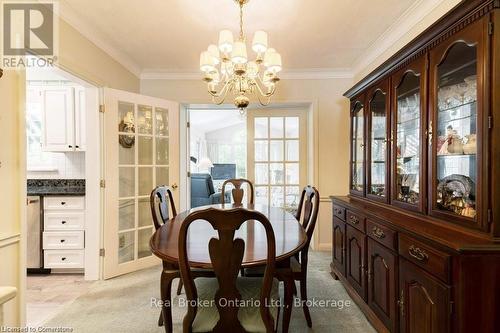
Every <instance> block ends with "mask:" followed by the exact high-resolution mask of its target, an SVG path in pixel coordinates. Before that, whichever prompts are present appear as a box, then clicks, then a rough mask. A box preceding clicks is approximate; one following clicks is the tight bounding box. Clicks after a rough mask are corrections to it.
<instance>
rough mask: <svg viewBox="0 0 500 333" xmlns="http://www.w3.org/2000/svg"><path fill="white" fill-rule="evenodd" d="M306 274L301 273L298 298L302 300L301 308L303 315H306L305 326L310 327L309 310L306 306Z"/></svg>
mask: <svg viewBox="0 0 500 333" xmlns="http://www.w3.org/2000/svg"><path fill="white" fill-rule="evenodd" d="M306 281H307V276H306V274H302V277H301V279H300V299H301V300H302V302H301V303H302V310H303V311H304V316H305V317H306V321H307V326H309V327H312V319H311V313H310V312H309V307H308V306H307V283H306Z"/></svg>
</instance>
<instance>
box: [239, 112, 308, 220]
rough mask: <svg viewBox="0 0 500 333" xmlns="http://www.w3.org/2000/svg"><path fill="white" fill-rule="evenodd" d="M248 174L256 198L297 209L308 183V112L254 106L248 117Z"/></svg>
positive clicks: (286, 207) (263, 201)
mask: <svg viewBox="0 0 500 333" xmlns="http://www.w3.org/2000/svg"><path fill="white" fill-rule="evenodd" d="M247 133H248V134H247V135H248V141H247V145H248V146H247V152H248V153H247V154H248V155H247V156H248V158H247V163H248V177H249V179H250V180H251V181H252V182H253V183H254V186H255V202H256V203H261V204H265V205H269V206H274V207H283V208H285V209H288V210H294V209H296V208H297V207H298V204H299V200H300V193H301V192H300V191H301V189H302V188H303V187H304V186H305V185H307V184H306V183H307V113H306V111H303V110H251V111H249V112H248V117H247Z"/></svg>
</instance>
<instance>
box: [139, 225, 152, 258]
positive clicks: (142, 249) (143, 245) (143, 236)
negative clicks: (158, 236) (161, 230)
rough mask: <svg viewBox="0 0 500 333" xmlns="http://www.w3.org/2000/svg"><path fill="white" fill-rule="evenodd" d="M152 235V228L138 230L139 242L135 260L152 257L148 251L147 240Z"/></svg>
mask: <svg viewBox="0 0 500 333" xmlns="http://www.w3.org/2000/svg"><path fill="white" fill-rule="evenodd" d="M152 234H153V228H147V229H141V230H139V240H138V244H137V245H138V247H137V251H138V253H137V258H144V257H149V256H151V255H152V253H151V250H150V249H149V239H150V238H151V235H152Z"/></svg>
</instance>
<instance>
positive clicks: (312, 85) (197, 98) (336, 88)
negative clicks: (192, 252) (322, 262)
mask: <svg viewBox="0 0 500 333" xmlns="http://www.w3.org/2000/svg"><path fill="white" fill-rule="evenodd" d="M351 85H352V80H351V79H330V80H283V81H281V82H280V84H279V87H278V91H277V94H276V96H275V97H274V98H273V101H274V102H275V103H277V102H299V101H300V102H310V103H312V105H313V113H314V117H313V118H314V119H313V137H316V141H315V144H314V151H315V153H316V158H317V163H316V166H315V170H313V171H314V173H315V175H314V179H315V184H314V185H316V186H317V188H318V190H319V191H320V193H321V197H322V203H321V206H320V207H321V209H320V218H319V223H318V226H317V229H316V244H317V245H318V246H319V249H321V250H329V249H330V248H331V242H332V239H331V238H332V237H331V204H330V201H329V199H328V197H329V196H330V195H345V194H347V192H348V188H349V184H348V183H349V168H348V160H349V111H348V110H349V107H348V100H347V99H346V98H344V97H343V96H342V94H343V93H344V91H346V90H347V89H348V88H350V86H351ZM141 93H142V94H146V95H151V96H155V97H160V98H165V99H169V100H175V101H179V102H181V103H211V101H210V99H209V98H208V93H207V92H206V87H205V84H204V83H203V82H202V81H201V80H142V81H141Z"/></svg>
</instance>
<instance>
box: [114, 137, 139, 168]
mask: <svg viewBox="0 0 500 333" xmlns="http://www.w3.org/2000/svg"><path fill="white" fill-rule="evenodd" d="M118 142H119V144H118V164H120V165H133V164H135V136H131V135H119V137H118Z"/></svg>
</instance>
